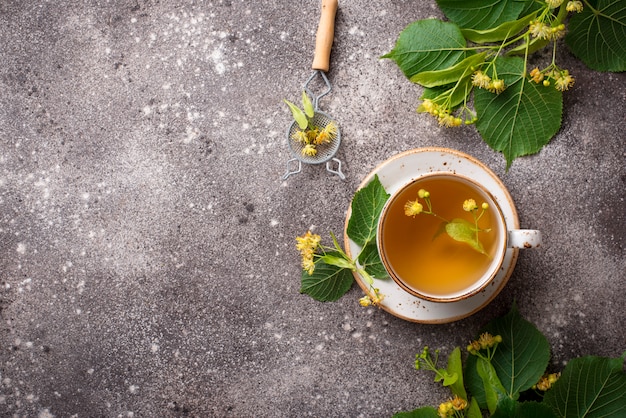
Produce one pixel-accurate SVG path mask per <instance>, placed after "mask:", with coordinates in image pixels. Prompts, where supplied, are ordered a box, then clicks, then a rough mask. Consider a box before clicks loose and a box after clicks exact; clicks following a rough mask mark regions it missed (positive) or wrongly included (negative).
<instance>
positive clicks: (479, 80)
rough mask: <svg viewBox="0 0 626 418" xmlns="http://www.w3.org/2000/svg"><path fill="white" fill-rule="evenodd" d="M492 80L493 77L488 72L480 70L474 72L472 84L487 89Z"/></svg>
mask: <svg viewBox="0 0 626 418" xmlns="http://www.w3.org/2000/svg"><path fill="white" fill-rule="evenodd" d="M490 82H491V77H489V76H488V75H487V74H484V73H483V72H482V71H480V70H478V71H476V72H475V73H474V74H472V84H473V85H474V86H476V87H479V88H481V89H486V88H488V87H489V83H490Z"/></svg>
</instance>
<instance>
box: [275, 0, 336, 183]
mask: <svg viewBox="0 0 626 418" xmlns="http://www.w3.org/2000/svg"><path fill="white" fill-rule="evenodd" d="M336 12H337V0H322V13H321V16H320V22H319V25H318V27H317V34H316V38H315V56H314V57H313V65H312V68H313V70H314V71H313V74H311V76H310V77H309V78H308V80H307V81H306V82H305V83H304V91H305V92H306V94H307V95H309V97H311V98H312V103H313V107H314V110H315V113H314V115H313V118H311V121H310V123H311V125H314V126H316V127H318V128H319V129H324V128H325V127H326V126H328V124H329V123H331V122H333V123H335V125H336V122H335V121H334V119H332V118H331V117H330V116H329V115H328V114H326V113H324V112H322V111H320V110H319V100H320V99H321V98H322V97H324V96H326V95H327V94H328V93H330V92H331V90H332V85H331V84H330V81H329V80H328V77H327V76H326V72H327V71H328V69H329V68H330V50H331V48H332V45H333V39H334V32H335V27H334V26H335V14H336ZM320 79H321V80H320ZM320 81H321V83H322V84H323V86H322V87H321V88H320V90H321V91H320V92H319V94H315V93H314V92H313V89H314V84H319V83H320ZM318 87H319V86H318ZM298 129H299V128H298V124H297V123H296V122H295V121H294V122H293V123H292V124H291V125H290V126H289V129H288V130H287V143H288V144H289V149H290V150H291V154H292V155H293V157H294V158H292V159H290V160H289V161H287V172H286V173H285V175H284V176H283V179H286V178H287V177H289V176H290V175H292V174H297V173H299V172H300V171H302V163H305V164H323V163H326V170H327V171H329V172H331V173H333V174H337V175H338V176H339V177H340V178H341V179H342V180H343V179H345V176H344V174H343V173H342V172H341V161H340V160H339V159H338V158H335V154H336V153H337V150H338V149H339V144H340V143H341V132H340V131H339V128H337V130H336V135H334V137H333V138H332V139H331V140H330V141H329V142H326V143H323V144H320V145H317V146H316V150H317V152H316V154H315V155H307V154H306V153H305V152H304V147H305V144H304V143H302V142H301V141H298V140H297V139H296V138H295V136H294V134H295V133H296V132H297V131H298ZM294 163H297V168H292V167H293V166H294ZM333 163H334V165H336V167H337V168H336V169H335V168H333Z"/></svg>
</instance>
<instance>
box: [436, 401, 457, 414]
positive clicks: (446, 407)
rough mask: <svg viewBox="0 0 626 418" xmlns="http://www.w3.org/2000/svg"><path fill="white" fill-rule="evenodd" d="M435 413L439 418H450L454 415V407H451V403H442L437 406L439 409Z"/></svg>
mask: <svg viewBox="0 0 626 418" xmlns="http://www.w3.org/2000/svg"><path fill="white" fill-rule="evenodd" d="M437 413H438V414H439V416H440V417H441V418H446V417H451V416H453V415H454V407H453V406H452V402H450V401H448V402H443V403H441V404H439V408H438V409H437Z"/></svg>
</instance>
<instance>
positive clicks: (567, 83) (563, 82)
mask: <svg viewBox="0 0 626 418" xmlns="http://www.w3.org/2000/svg"><path fill="white" fill-rule="evenodd" d="M573 85H574V77H572V76H571V75H569V71H567V70H565V71H563V72H562V73H561V74H560V75H559V77H557V78H556V81H555V82H554V87H556V89H557V90H560V91H565V90H567V89H569V88H570V87H572V86H573Z"/></svg>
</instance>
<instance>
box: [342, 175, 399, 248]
mask: <svg viewBox="0 0 626 418" xmlns="http://www.w3.org/2000/svg"><path fill="white" fill-rule="evenodd" d="M387 199H389V194H388V193H387V192H386V191H385V188H384V187H383V185H382V184H381V182H380V179H379V178H378V175H376V176H374V178H373V179H372V181H371V182H369V184H368V185H367V186H365V187H363V188H362V189H360V190H358V191H357V192H356V193H355V194H354V198H353V199H352V206H351V208H352V214H351V215H350V220H349V221H348V227H347V228H346V232H347V234H348V236H349V237H350V239H352V241H354V242H355V243H356V244H357V245H359V246H361V247H365V244H367V243H368V242H370V241H371V240H373V239H374V237H376V227H377V225H378V217H379V216H380V212H381V211H382V210H383V207H384V206H385V202H387Z"/></svg>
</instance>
